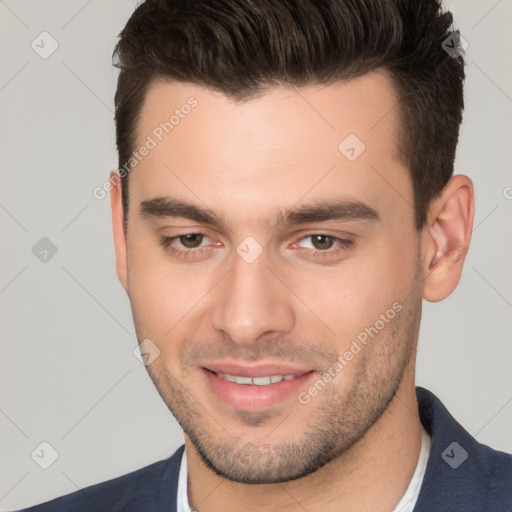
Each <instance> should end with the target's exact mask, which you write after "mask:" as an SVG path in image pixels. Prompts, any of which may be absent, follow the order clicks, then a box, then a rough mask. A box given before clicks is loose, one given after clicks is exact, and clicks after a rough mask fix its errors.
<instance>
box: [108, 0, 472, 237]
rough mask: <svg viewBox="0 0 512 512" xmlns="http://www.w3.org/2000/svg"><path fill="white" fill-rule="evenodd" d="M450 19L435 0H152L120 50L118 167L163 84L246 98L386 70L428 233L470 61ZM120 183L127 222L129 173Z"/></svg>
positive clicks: (419, 215) (420, 221)
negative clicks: (146, 104) (457, 49)
mask: <svg viewBox="0 0 512 512" xmlns="http://www.w3.org/2000/svg"><path fill="white" fill-rule="evenodd" d="M451 25H452V15H451V13H449V12H445V11H443V9H442V8H441V5H440V2H439V1H437V0H194V1H193V0H146V1H145V2H144V3H142V4H141V5H140V6H139V7H138V8H137V9H136V10H135V12H134V13H133V14H132V16H131V17H130V19H129V20H128V22H127V24H126V26H125V27H124V29H123V30H122V31H121V33H120V39H119V41H118V43H117V45H116V48H115V50H114V55H113V58H114V65H115V66H116V67H118V68H119V69H120V73H119V78H118V84H117V91H116V95H115V121H116V141H117V148H118V153H119V167H120V168H121V167H122V166H124V165H125V164H126V162H128V161H129V159H130V156H131V153H132V152H133V151H134V147H135V138H136V125H137V121H138V119H139V117H140V113H141V108H142V104H143V100H144V96H145V93H146V91H147V89H148V85H149V84H150V83H151V82H152V81H153V80H155V79H158V78H164V79H167V80H174V81H182V82H189V83H194V84H199V85H203V86H206V87H208V88H211V89H213V90H217V91H220V92H222V93H223V94H225V95H227V96H230V97H232V98H234V99H237V100H244V99H250V98H251V97H254V96H255V95H256V94H258V93H261V92H264V91H265V89H267V88H269V87H272V86H277V85H291V86H296V87H299V86H303V85H310V84H329V83H332V82H335V81H338V80H350V79H352V78H355V77H358V76H361V75H363V74H365V73H368V72H369V71H372V70H377V69H384V70H386V71H387V72H388V74H389V76H390V77H391V79H392V81H393V84H394V86H395V88H396V91H397V94H398V97H399V103H398V105H399V112H400V137H399V148H398V150H399V151H400V154H401V156H402V158H403V160H404V162H405V163H406V164H407V165H408V167H409V169H410V173H411V178H412V182H413V188H414V202H415V204H414V206H415V223H416V227H417V228H418V230H420V229H421V228H422V227H423V226H424V224H425V221H426V213H427V208H428V206H429V204H430V201H431V200H432V199H433V198H434V197H436V196H437V195H438V194H439V193H440V192H441V190H442V188H443V187H444V185H445V184H446V183H447V182H448V180H449V179H450V177H451V175H452V173H453V163H454V159H455V150H456V146H457V141H458V135H459V126H460V123H461V121H462V111H463V107H464V101H463V82H464V60H463V58H462V57H461V56H460V55H459V54H455V55H453V54H451V55H450V54H449V53H448V52H446V51H445V50H444V49H443V46H442V45H443V41H445V40H446V39H447V38H448V37H450V30H451ZM455 34H458V33H455ZM451 46H453V44H451ZM121 178H122V188H123V205H124V212H125V220H126V212H127V209H128V175H127V174H125V175H123V176H122V177H121Z"/></svg>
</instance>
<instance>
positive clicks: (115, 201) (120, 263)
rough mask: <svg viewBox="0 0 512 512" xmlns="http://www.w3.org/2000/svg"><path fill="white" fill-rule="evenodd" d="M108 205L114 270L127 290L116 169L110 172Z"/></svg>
mask: <svg viewBox="0 0 512 512" xmlns="http://www.w3.org/2000/svg"><path fill="white" fill-rule="evenodd" d="M109 181H110V186H111V188H110V206H111V209H112V228H113V231H114V246H115V250H116V272H117V277H118V279H119V282H120V283H121V286H122V287H123V288H124V289H125V291H126V292H128V263H127V251H126V233H125V230H124V209H123V199H122V189H121V178H120V177H119V174H118V173H117V171H112V172H111V173H110V180H109Z"/></svg>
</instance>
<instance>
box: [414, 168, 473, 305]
mask: <svg viewBox="0 0 512 512" xmlns="http://www.w3.org/2000/svg"><path fill="white" fill-rule="evenodd" d="M474 210H475V202H474V191H473V183H472V182H471V180H470V179H469V178H468V177H467V176H463V175H457V176H453V177H452V178H451V179H450V181H449V182H448V183H447V184H446V186H445V187H444V189H443V191H442V193H441V195H440V196H439V197H438V198H437V199H435V200H434V201H433V202H432V204H431V206H430V208H429V216H428V218H429V220H428V223H427V226H426V227H425V228H424V230H423V233H422V252H423V253H424V254H423V261H424V262H425V267H426V268H424V276H425V278H424V283H423V298H424V299H425V300H428V301H429V302H438V301H441V300H443V299H445V298H446V297H448V296H449V295H450V294H451V293H452V292H453V291H454V290H455V288H456V287H457V285H458V283H459V281H460V277H461V274H462V268H463V265H464V261H465V259H466V253H467V251H468V248H469V244H470V241H471V232H472V230H473V218H474Z"/></svg>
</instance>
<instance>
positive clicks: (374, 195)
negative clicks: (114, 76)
mask: <svg viewBox="0 0 512 512" xmlns="http://www.w3.org/2000/svg"><path fill="white" fill-rule="evenodd" d="M396 105H397V98H396V94H395V91H394V89H393V86H392V85H391V81H390V79H389V78H388V76H387V75H386V74H385V73H384V72H374V73H371V74H367V75H364V76H362V77H360V78H357V79H354V80H350V81H348V82H336V83H333V84H330V85H311V86H308V87H301V88H291V87H285V86H282V87H275V88H273V89H269V90H267V91H265V92H264V93H262V94H261V95H259V96H257V97H254V98H252V99H249V100H247V101H235V100H233V99H231V98H229V97H227V96H225V95H223V94H221V93H219V92H216V91H213V90H210V89H208V88H204V87H201V86H198V85H195V84H185V83H170V82H165V81H157V82H154V83H153V84H151V86H150V87H149V88H148V91H147V93H146V97H145V100H144V103H143V108H142V111H141V116H140V118H139V122H138V125H137V129H136V135H137V143H136V149H138V148H141V147H143V146H147V147H151V149H150V150H149V151H145V153H146V155H145V156H144V157H143V158H141V159H140V160H139V161H138V162H137V164H136V166H135V167H134V169H133V171H131V172H130V185H131V186H130V196H131V195H132V191H133V193H134V194H135V196H136V198H137V200H138V201H143V200H148V199H151V198H153V197H157V196H162V195H165V194H166V193H168V192H170V191H172V195H173V196H175V197H176V196H177V197H179V198H181V199H187V200H190V199H196V200H197V199H200V200H201V201H202V202H204V203H205V204H207V205H208V206H209V207H212V209H215V208H214V207H219V206H220V207H222V208H223V209H224V210H226V209H227V208H228V206H229V205H231V206H232V207H233V208H235V210H233V211H236V208H238V209H239V211H240V212H242V211H243V210H246V209H247V205H248V204H251V205H253V207H254V211H260V212H263V211H265V209H268V208H269V204H271V203H272V204H274V205H275V206H276V208H279V209H282V208H286V207H288V206H291V205H293V204H295V203H297V202H298V201H301V200H302V198H304V197H306V196H315V195H316V196H317V197H320V198H325V197H327V196H331V195H332V194H333V193H334V194H336V193H338V194H340V195H341V196H343V195H346V196H347V197H351V198H354V199H361V200H364V201H365V202H367V203H368V202H370V203H372V202H373V204H374V205H376V206H378V205H379V204H382V203H385V202H386V201H388V203H389V205H388V206H390V205H391V203H392V201H396V200H397V198H398V196H402V197H404V198H407V197H411V198H412V189H411V186H412V185H411V182H410V178H409V174H408V172H407V169H406V168H405V166H404V165H403V163H402V162H401V161H400V159H399V157H398V151H397V142H398V141H397V140H396V133H397V130H396V126H397V115H398V109H397V108H396ZM132 183H133V185H132ZM194 196H195V198H194ZM411 201H412V199H411ZM219 202H220V203H221V204H220V205H219ZM211 203H214V205H212V204H211ZM383 206H385V205H383ZM246 213H250V212H244V214H246ZM410 213H411V215H412V212H410Z"/></svg>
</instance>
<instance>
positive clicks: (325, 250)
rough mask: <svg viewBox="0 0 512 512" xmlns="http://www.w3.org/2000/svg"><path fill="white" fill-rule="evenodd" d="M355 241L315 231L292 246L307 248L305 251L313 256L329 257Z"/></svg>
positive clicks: (344, 249)
mask: <svg viewBox="0 0 512 512" xmlns="http://www.w3.org/2000/svg"><path fill="white" fill-rule="evenodd" d="M353 243H354V241H353V240H347V239H345V238H339V237H337V236H332V235H326V234H323V233H313V234H310V235H307V236H305V237H303V238H301V239H300V240H299V242H297V243H295V244H293V246H292V247H294V248H295V247H296V248H298V249H306V251H305V252H309V253H310V254H312V255H313V256H320V257H323V256H326V257H328V256H332V255H337V254H338V253H341V252H343V251H347V250H348V249H349V248H350V247H351V246H352V245H353Z"/></svg>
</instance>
